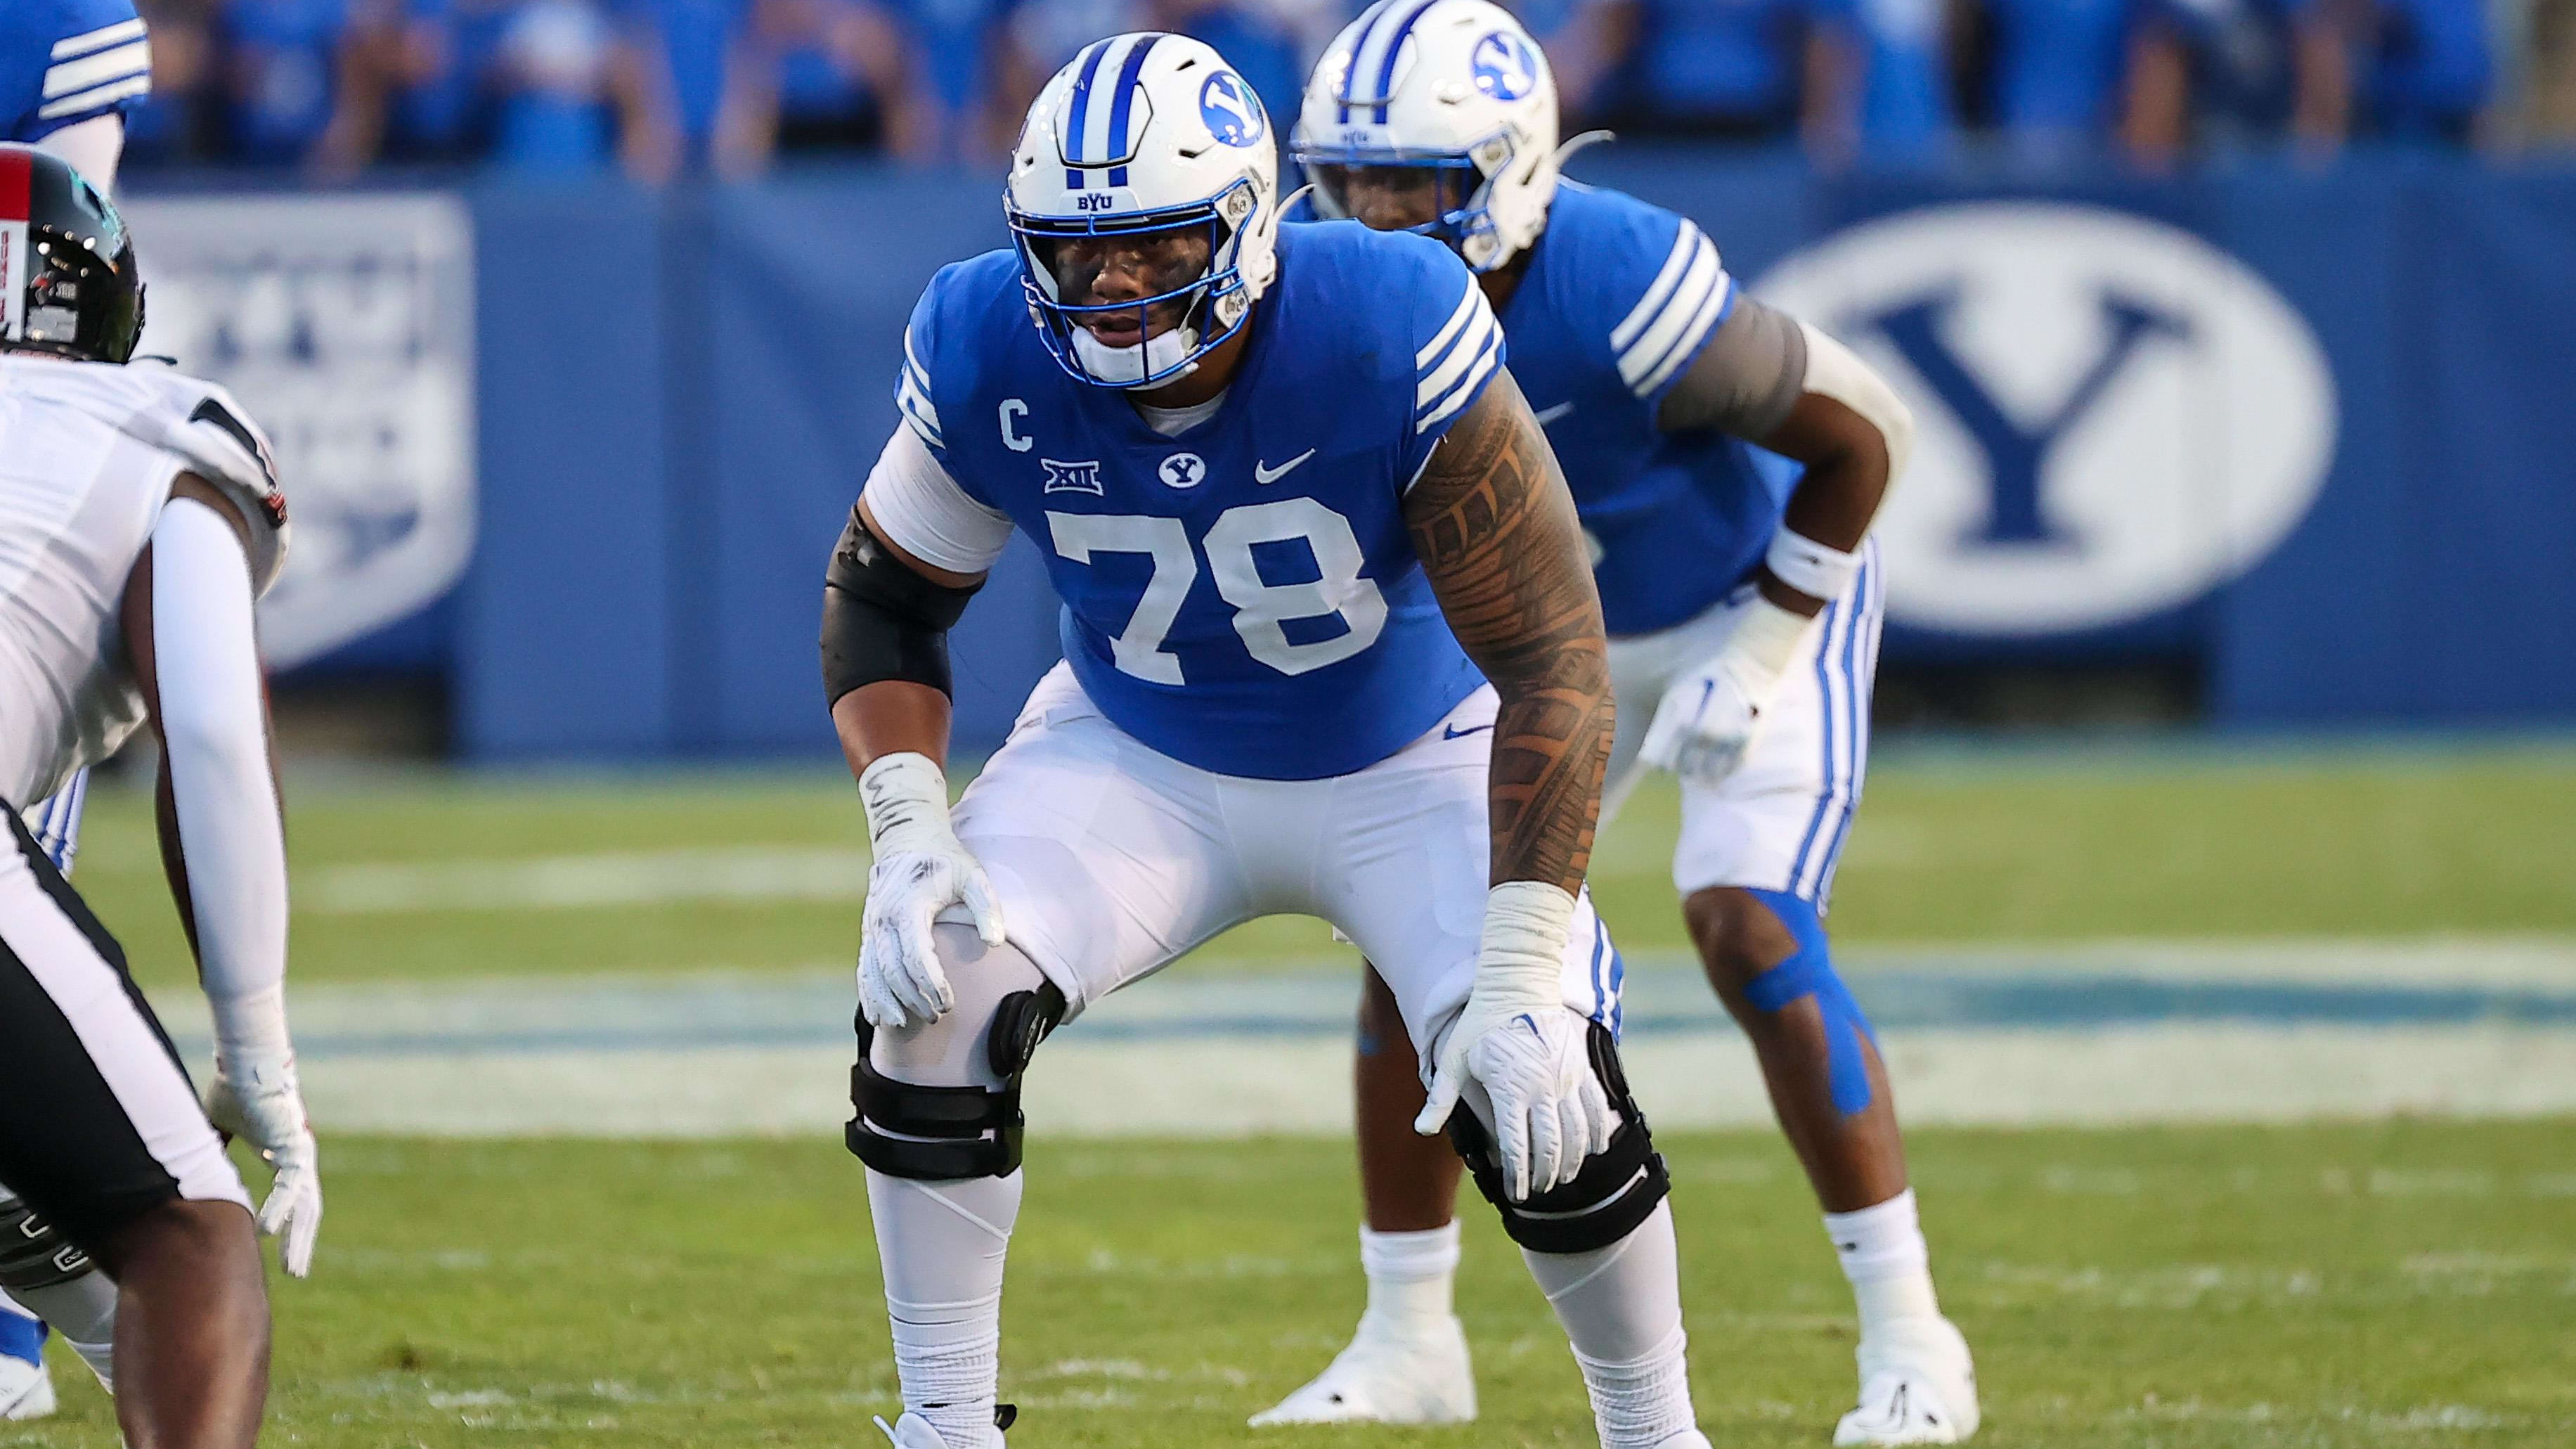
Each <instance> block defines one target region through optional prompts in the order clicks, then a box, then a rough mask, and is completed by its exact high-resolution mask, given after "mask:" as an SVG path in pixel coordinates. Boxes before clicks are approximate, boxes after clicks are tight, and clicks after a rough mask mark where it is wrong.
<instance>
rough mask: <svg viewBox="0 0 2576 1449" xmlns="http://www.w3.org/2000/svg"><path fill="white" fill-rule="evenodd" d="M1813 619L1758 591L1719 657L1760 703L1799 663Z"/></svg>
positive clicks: (1737, 622) (1729, 636)
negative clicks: (1782, 676)
mask: <svg viewBox="0 0 2576 1449" xmlns="http://www.w3.org/2000/svg"><path fill="white" fill-rule="evenodd" d="M1814 622H1815V620H1813V619H1810V618H1808V617H1807V616H1806V615H1804V614H1798V613H1792V612H1791V611H1789V610H1787V609H1784V608H1781V607H1780V606H1779V605H1778V604H1775V603H1773V602H1771V601H1770V600H1769V599H1766V598H1764V597H1762V596H1761V595H1760V594H1755V595H1754V596H1753V602H1752V603H1751V604H1750V605H1749V606H1747V607H1746V609H1745V611H1744V617H1743V618H1742V619H1739V620H1737V621H1736V625H1735V632H1734V633H1732V634H1730V635H1728V636H1727V638H1726V652H1725V654H1723V655H1722V656H1720V657H1721V658H1722V659H1723V660H1724V661H1725V662H1726V664H1727V665H1729V666H1731V667H1732V668H1733V670H1734V672H1735V675H1736V677H1737V678H1739V679H1741V680H1743V681H1744V682H1745V683H1746V684H1747V685H1749V686H1751V687H1752V689H1753V691H1754V693H1755V695H1756V696H1757V699H1756V703H1759V702H1760V700H1759V698H1758V696H1761V695H1764V694H1767V693H1768V692H1769V691H1770V690H1771V689H1772V688H1774V687H1775V686H1777V685H1778V684H1779V682H1780V676H1781V675H1784V674H1786V673H1788V672H1789V666H1790V665H1791V664H1792V663H1794V662H1796V660H1797V658H1798V650H1799V647H1800V646H1801V645H1802V644H1804V643H1805V642H1806V638H1807V626H1808V625H1810V624H1813V623H1814Z"/></svg>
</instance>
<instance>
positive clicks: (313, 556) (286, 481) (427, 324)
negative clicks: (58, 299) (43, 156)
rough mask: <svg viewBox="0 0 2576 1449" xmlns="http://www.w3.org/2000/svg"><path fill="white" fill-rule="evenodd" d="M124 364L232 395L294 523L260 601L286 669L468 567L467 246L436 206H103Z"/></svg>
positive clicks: (418, 601) (470, 341)
mask: <svg viewBox="0 0 2576 1449" xmlns="http://www.w3.org/2000/svg"><path fill="white" fill-rule="evenodd" d="M120 209H121V210H123V211H124V212H125V213H126V215H127V217H128V219H129V220H130V221H131V222H132V223H133V227H134V233H135V250H136V252H137V253H139V254H140V255H141V257H142V260H143V275H144V277H145V279H146V284H147V285H148V286H149V288H150V292H149V307H148V308H147V312H146V317H145V330H144V334H143V344H142V349H141V350H142V351H144V352H147V353H166V354H168V355H170V356H172V357H175V358H177V359H178V363H179V369H180V370H181V371H183V372H187V373H190V374H193V375H195V376H199V377H204V378H208V379H210V380H212V381H215V382H220V383H222V384H223V385H224V386H226V387H228V388H230V389H232V391H233V393H234V395H235V396H237V397H239V398H240V399H241V400H242V405H243V406H244V407H246V408H248V409H249V410H250V413H251V416H253V417H254V418H256V419H258V421H259V424H260V426H261V427H262V428H263V429H265V430H266V431H267V433H268V435H269V437H270V438H271V439H272V440H273V441H274V442H275V443H276V445H277V454H278V475H279V481H280V483H282V484H283V485H284V487H285V490H286V498H287V504H288V506H289V508H290V509H292V510H293V515H294V518H295V542H294V546H293V548H292V550H291V551H290V553H289V555H288V558H287V564H286V572H285V574H284V575H283V576H281V577H280V578H279V579H278V581H277V586H276V587H275V588H274V589H272V590H271V591H270V592H269V595H268V597H267V598H265V599H263V600H262V601H261V603H260V639H261V643H262V645H263V646H264V648H265V649H266V651H267V654H268V658H269V662H270V663H271V664H273V665H276V666H278V667H281V668H282V667H286V666H289V665H294V664H297V663H301V662H302V661H304V660H307V659H311V658H314V657H315V656H317V655H320V654H324V653H327V652H329V651H330V650H332V649H335V648H337V647H339V646H340V645H343V644H346V643H348V642H350V641H351V640H353V639H357V638H359V637H361V636H363V635H365V634H367V633H369V632H371V631H373V630H375V629H378V628H381V627H383V626H384V625H387V624H390V623H393V622H395V621H396V620H399V619H402V618H403V617H405V616H407V615H409V614H411V613H413V612H415V611H416V610H418V609H420V608H421V607H422V606H424V605H426V604H429V603H431V602H433V601H434V600H436V599H437V598H438V597H439V595H441V594H443V593H445V592H446V591H447V590H448V588H449V587H450V586H452V585H453V584H454V583H455V582H456V580H457V578H458V577H459V576H460V575H461V574H463V572H464V570H465V564H466V560H467V559H468V558H470V557H471V556H472V554H473V551H474V327H473V321H474V262H473V257H474V232H473V224H472V221H471V219H470V217H469V215H468V213H467V211H466V208H465V204H464V203H463V202H462V201H461V200H459V199H458V198H456V197H453V196H441V195H410V196H354V197H297V196H274V197H224V198H213V199H195V198H162V199H153V200H140V201H134V202H131V203H128V204H125V205H123V206H122V207H121V208H120Z"/></svg>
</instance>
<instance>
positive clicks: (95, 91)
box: [0, 0, 152, 1419]
mask: <svg viewBox="0 0 2576 1449" xmlns="http://www.w3.org/2000/svg"><path fill="white" fill-rule="evenodd" d="M151 89H152V50H151V45H150V42H149V41H148V40H147V39H146V37H145V35H144V28H143V20H142V17H140V16H138V15H137V14H135V11H134V5H133V0H19V3H15V4H11V5H8V6H6V7H5V8H0V141H21V142H27V143H30V144H33V145H38V146H42V147H44V148H45V149H46V150H48V151H51V152H53V153H54V154H55V155H57V156H60V157H62V158H63V159H64V160H65V161H68V162H70V163H71V165H72V169H73V170H75V171H78V172H79V173H80V174H81V175H82V176H83V177H85V178H86V179H88V180H89V182H90V183H91V184H92V185H94V186H96V187H98V189H99V190H101V191H112V190H113V189H114V184H115V180H116V169H117V164H118V162H119V161H120V160H121V159H122V158H123V156H124V152H125V112H126V111H128V110H131V109H132V108H133V107H135V106H137V105H140V104H141V103H142V101H143V98H144V97H145V96H146V95H148V94H149V93H150V92H151ZM88 783H89V775H88V772H87V771H80V772H77V773H75V774H74V775H73V776H72V777H71V779H70V780H69V781H68V782H66V783H65V784H64V786H63V787H62V788H61V789H60V790H58V791H56V792H55V793H54V794H53V795H51V796H49V797H47V798H45V799H43V800H38V801H33V802H27V804H26V817H27V828H28V829H29V831H31V832H32V833H33V834H34V835H35V837H36V843H37V844H38V845H39V846H41V847H43V849H44V851H45V854H46V855H47V856H48V857H50V858H51V859H52V860H53V862H54V864H55V866H56V867H57V868H59V869H60V870H61V871H62V872H63V873H64V874H65V875H69V874H70V873H71V868H72V857H73V855H74V854H75V853H76V852H77V851H78V850H79V849H80V821H81V803H82V800H83V797H84V795H85V794H86V791H87V786H88ZM22 1210H23V1206H22V1205H21V1204H20V1203H18V1202H17V1200H16V1199H15V1198H14V1197H12V1196H11V1195H10V1193H9V1190H8V1188H7V1186H6V1185H5V1184H0V1232H5V1231H6V1224H7V1223H8V1222H9V1221H11V1219H12V1218H13V1217H14V1215H15V1214H17V1213H18V1212H20V1211H22ZM45 1297H47V1298H48V1299H49V1300H50V1301H51V1302H52V1304H53V1305H54V1311H55V1312H57V1313H58V1314H61V1315H62V1321H61V1322H60V1323H59V1324H58V1325H57V1327H59V1328H60V1329H61V1331H62V1333H63V1335H64V1337H65V1338H66V1339H67V1340H69V1341H70V1343H71V1344H72V1347H73V1348H74V1350H75V1351H77V1352H78V1353H79V1354H80V1355H81V1356H82V1358H83V1359H85V1360H86V1361H87V1362H89V1364H90V1366H91V1367H92V1368H94V1369H96V1370H98V1371H99V1372H100V1373H102V1374H104V1373H105V1372H106V1371H107V1355H108V1354H109V1352H110V1349H111V1344H110V1337H109V1333H108V1331H107V1330H108V1328H109V1324H110V1320H111V1316H112V1314H113V1312H114V1305H115V1301H116V1288H115V1285H114V1284H111V1283H108V1282H106V1281H105V1280H104V1279H102V1278H97V1277H96V1276H95V1275H92V1276H91V1277H90V1278H89V1279H88V1280H87V1281H83V1280H82V1279H81V1278H79V1277H78V1276H77V1275H76V1276H75V1278H74V1279H73V1280H72V1281H69V1282H65V1283H61V1284H56V1285H54V1286H53V1287H52V1288H50V1289H49V1290H47V1291H46V1293H45ZM43 1342H44V1329H43V1328H42V1327H41V1326H40V1324H39V1323H38V1321H37V1320H36V1319H35V1318H34V1317H33V1316H31V1315H28V1314H24V1313H22V1312H19V1311H18V1309H17V1305H16V1304H15V1303H14V1302H13V1301H12V1300H10V1299H8V1298H7V1297H5V1296H0V1418H6V1419H34V1418H42V1417H44V1416H45V1415H47V1414H50V1413H52V1412H53V1411H54V1386H53V1380H52V1379H51V1378H50V1377H49V1376H48V1375H47V1374H46V1372H45V1361H44V1356H43V1351H42V1345H43Z"/></svg>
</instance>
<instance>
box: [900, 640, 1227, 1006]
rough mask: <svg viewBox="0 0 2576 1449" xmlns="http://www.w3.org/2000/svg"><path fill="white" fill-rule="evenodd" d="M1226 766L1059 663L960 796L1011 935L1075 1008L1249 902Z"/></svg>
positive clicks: (961, 822) (963, 831)
mask: <svg viewBox="0 0 2576 1449" xmlns="http://www.w3.org/2000/svg"><path fill="white" fill-rule="evenodd" d="M1219 778H1220V777H1217V776H1214V775H1211V774H1209V773H1208V772H1206V771H1204V770H1199V769H1196V768H1193V767H1191V766H1188V765H1184V764H1182V763H1180V762H1179V761H1177V760H1174V759H1172V758H1171V757H1170V756H1168V755H1164V754H1161V753H1159V752H1157V751H1155V750H1153V749H1150V748H1148V747H1147V746H1145V745H1144V744H1142V743H1140V742H1139V741H1137V740H1136V739H1135V738H1134V737H1132V736H1130V735H1128V734H1127V733H1126V732H1125V731H1123V730H1121V729H1119V728H1118V727H1117V726H1116V725H1114V724H1111V723H1110V722H1109V720H1108V719H1107V718H1106V717H1104V716H1103V715H1102V714H1101V713H1100V711H1099V709H1098V707H1097V706H1095V705H1093V704H1092V703H1091V701H1090V699H1089V698H1088V697H1087V696H1085V695H1084V694H1083V692H1082V688H1081V686H1080V685H1078V684H1076V683H1075V682H1074V679H1073V672H1072V670H1070V669H1069V668H1067V667H1066V666H1064V665H1062V664H1059V665H1057V666H1056V667H1055V668H1054V669H1053V670H1052V671H1050V672H1049V673H1048V674H1047V676H1046V678H1044V679H1043V680H1040V681H1039V683H1038V687H1037V688H1036V689H1035V690H1033V691H1031V692H1030V694H1029V699H1028V703H1027V704H1026V705H1024V706H1023V707H1022V708H1021V711H1020V716H1019V719H1018V721H1017V722H1016V723H1015V724H1014V725H1013V726H1012V727H1011V737H1010V740H1009V741H1008V742H1007V743H1005V744H1004V745H1003V746H1002V748H1001V749H1000V750H998V751H996V752H995V753H994V755H993V757H992V758H991V759H990V760H988V761H986V762H985V764H984V768H983V769H982V770H981V771H979V772H978V773H977V774H976V776H975V781H974V783H973V784H971V785H969V786H968V787H967V789H966V793H965V796H964V797H963V798H962V799H960V800H959V801H958V804H957V812H956V825H957V836H958V839H959V840H960V841H962V842H963V843H964V844H965V846H966V848H967V849H968V850H969V851H971V852H973V853H974V856H975V858H976V859H977V860H978V861H980V862H982V864H983V866H984V870H985V872H986V874H988V875H989V876H991V878H992V881H993V887H994V890H995V892H996V893H997V895H998V896H999V897H1000V899H1001V902H1002V916H1003V922H1004V928H1005V930H1006V931H1007V932H1008V933H1009V935H1010V939H1011V942H1012V944H1013V945H1015V946H1018V947H1019V948H1020V949H1021V950H1023V951H1025V952H1027V953H1028V957H1029V959H1030V960H1032V961H1034V962H1036V963H1037V966H1038V969H1039V970H1041V971H1043V972H1045V973H1046V976H1047V979H1048V980H1050V981H1053V982H1054V983H1055V984H1056V985H1057V987H1058V988H1060V989H1061V990H1062V991H1063V992H1064V994H1065V997H1066V999H1067V1001H1068V1003H1069V1004H1070V1007H1071V1010H1072V1011H1073V1012H1074V1013H1076V1014H1079V1013H1080V1012H1081V1011H1082V1009H1083V1008H1084V1007H1085V1006H1087V1005H1089V1004H1090V1003H1091V1002H1094V1001H1097V1000H1099V999H1100V998H1101V997H1103V996H1106V995H1108V994H1109V993H1110V992H1112V991H1115V990H1117V989H1118V988H1119V987H1121V986H1124V985H1126V984H1127V983H1129V982H1131V981H1134V980H1136V979H1138V978H1140V977H1143V976H1146V975H1150V974H1151V973H1153V972H1154V971H1156V970H1158V969H1160V968H1161V967H1163V966H1165V965H1167V964H1169V963H1170V962H1172V961H1173V960H1175V959H1176V958H1178V957H1179V956H1180V955H1182V954H1183V953H1184V952H1186V951H1188V950H1190V949H1191V948H1192V947H1194V946H1197V945H1198V944H1199V943H1200V942H1202V941H1205V940H1207V939H1208V938H1209V937H1211V936H1214V935H1216V934H1217V933H1218V932H1220V931H1223V930H1225V929H1226V928H1227V927H1229V926H1232V925H1234V924H1235V923H1237V922H1238V921H1241V920H1243V919H1244V918H1245V916H1246V915H1247V914H1248V912H1247V910H1246V906H1245V897H1244V891H1243V880H1242V872H1241V871H1240V869H1238V867H1237V863H1236V860H1235V857H1234V851H1233V846H1232V844H1231V842H1230V840H1229V833H1228V831H1227V828H1226V822H1225V820H1224V818H1223V812H1222V810H1221V808H1220V805H1219V802H1218V800H1217V795H1216V791H1217V786H1218V783H1219ZM943 919H949V920H964V919H965V916H964V914H963V913H962V910H960V911H959V912H956V913H952V914H951V915H949V916H947V917H944V918H943Z"/></svg>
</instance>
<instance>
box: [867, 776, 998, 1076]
mask: <svg viewBox="0 0 2576 1449" xmlns="http://www.w3.org/2000/svg"><path fill="white" fill-rule="evenodd" d="M859 798H860V800H861V801H862V802H863V803H864V804H865V805H866V806H867V811H868V839H869V841H870V843H871V844H872V846H873V847H874V849H875V852H876V860H875V863H874V864H873V865H871V866H870V867H869V868H868V904H867V911H866V915H865V917H864V918H863V919H862V921H861V923H860V927H859V1010H860V1012H861V1013H862V1014H863V1015H865V1016H866V1017H867V1019H868V1024H869V1025H870V1026H881V1027H898V1028H899V1027H909V1026H927V1025H929V1024H930V1023H932V1022H934V1021H937V1020H938V1019H939V1018H940V1017H942V1016H944V1015H946V1014H947V1011H948V1008H950V1007H951V1006H954V1005H956V1004H957V994H956V992H955V991H954V990H953V989H951V988H950V986H949V984H948V973H947V972H945V971H943V970H941V969H940V966H939V953H938V950H937V949H936V948H935V947H934V946H933V945H932V944H931V934H930V924H931V922H932V921H933V920H934V919H935V918H937V916H938V915H939V913H940V912H941V911H944V910H946V909H948V908H949V907H950V906H953V905H956V904H958V903H959V902H961V901H962V902H964V903H965V906H966V909H967V910H968V911H969V912H971V913H972V914H973V916H974V918H975V931H976V934H977V935H980V936H982V937H983V938H984V944H985V945H987V946H998V945H1000V944H1002V905H1001V902H1000V901H999V900H997V899H996V898H995V897H994V895H993V883H992V882H991V881H990V880H988V879H986V878H985V875H984V867H983V866H982V865H981V864H979V863H978V862H977V861H976V859H975V857H974V856H973V855H971V854H968V853H967V850H966V847H965V846H964V845H963V844H961V843H960V842H959V841H958V839H957V831H956V830H955V828H954V827H952V826H951V825H950V824H949V821H948V777H947V776H945V775H943V774H941V773H940V770H939V767H938V766H937V765H934V764H932V763H931V762H930V759H929V757H928V756H925V755H917V754H910V753H905V754H899V755H884V756H880V757H879V758H878V759H877V760H876V761H875V762H874V763H872V764H870V765H869V766H868V767H867V769H866V770H865V771H863V772H861V773H860V775H859Z"/></svg>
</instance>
